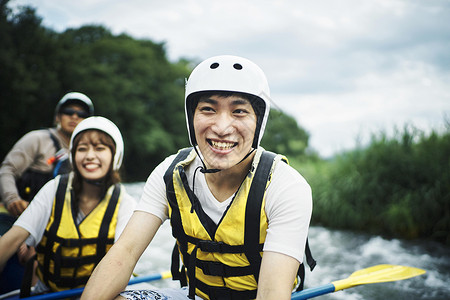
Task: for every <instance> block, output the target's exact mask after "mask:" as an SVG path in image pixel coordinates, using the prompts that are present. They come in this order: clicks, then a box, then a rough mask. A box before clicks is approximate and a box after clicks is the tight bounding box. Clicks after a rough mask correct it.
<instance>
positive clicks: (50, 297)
mask: <svg viewBox="0 0 450 300" xmlns="http://www.w3.org/2000/svg"><path fill="white" fill-rule="evenodd" d="M171 276H172V274H171V273H170V272H169V271H166V272H162V273H158V274H152V275H146V276H138V277H135V278H132V279H131V280H130V281H129V282H128V285H132V284H137V283H141V282H149V281H155V280H160V279H166V278H170V277H171ZM83 290H84V288H76V289H71V290H66V291H60V292H54V293H48V294H43V295H36V296H31V297H26V298H22V299H27V300H54V299H64V298H70V297H75V296H80V295H81V293H83Z"/></svg>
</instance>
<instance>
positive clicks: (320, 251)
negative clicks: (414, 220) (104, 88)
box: [125, 183, 450, 300]
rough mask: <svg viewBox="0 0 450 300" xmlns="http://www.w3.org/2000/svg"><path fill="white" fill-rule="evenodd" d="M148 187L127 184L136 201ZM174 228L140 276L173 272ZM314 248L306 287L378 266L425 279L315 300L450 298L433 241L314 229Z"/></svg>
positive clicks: (443, 252)
mask: <svg viewBox="0 0 450 300" xmlns="http://www.w3.org/2000/svg"><path fill="white" fill-rule="evenodd" d="M143 185H144V183H133V184H125V186H126V188H127V190H128V192H129V193H130V194H131V195H133V196H134V197H135V198H136V199H137V200H138V199H139V198H140V195H141V192H142V188H143ZM174 242H175V241H174V239H173V237H172V235H171V230H170V224H169V222H165V223H164V224H163V225H162V226H161V228H160V230H159V231H158V233H157V234H156V236H155V238H154V240H153V241H152V243H151V244H150V246H149V247H148V248H147V250H146V251H145V253H144V254H143V255H142V257H141V259H140V260H139V262H138V264H137V266H136V269H135V272H136V273H137V274H141V275H144V274H153V273H156V272H162V271H166V270H169V269H170V256H171V251H172V248H173V245H174ZM309 243H310V247H311V251H312V252H313V256H314V258H315V259H316V260H317V263H318V264H317V266H316V268H315V269H314V271H312V272H310V271H309V270H307V272H306V283H305V288H311V287H317V286H321V285H324V284H327V283H330V282H332V281H335V280H339V279H344V278H347V277H348V276H350V275H351V274H352V273H353V272H354V271H357V270H360V269H363V268H367V267H370V266H374V265H378V264H393V265H403V266H410V267H416V268H421V269H424V270H426V271H427V273H426V274H424V275H421V276H418V277H414V278H410V279H406V280H402V281H396V282H388V283H377V284H369V285H363V286H359V287H354V288H350V289H347V290H344V291H339V292H336V293H332V294H328V295H323V296H320V297H317V298H316V299H323V300H325V299H345V300H362V299H375V300H378V299H379V300H389V299H408V300H415V299H428V300H438V299H439V300H441V299H442V300H444V299H450V247H445V246H443V245H441V244H437V243H434V242H429V241H405V240H399V239H385V238H382V237H379V236H371V235H365V234H361V233H355V232H351V231H341V230H331V229H327V228H324V227H318V226H312V227H311V228H310V231H309ZM152 284H153V285H155V286H159V287H177V286H178V283H177V282H174V281H172V280H170V279H166V280H162V281H159V282H153V283H152Z"/></svg>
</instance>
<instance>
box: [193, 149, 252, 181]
mask: <svg viewBox="0 0 450 300" xmlns="http://www.w3.org/2000/svg"><path fill="white" fill-rule="evenodd" d="M194 150H195V152H196V153H197V155H198V157H199V158H200V160H201V162H202V164H203V167H200V172H202V173H203V174H207V173H217V172H220V171H222V169H208V168H207V167H206V164H205V162H204V161H203V159H202V156H201V155H200V153H199V152H198V150H197V147H194ZM255 150H256V149H255V148H252V150H250V152H248V153H247V154H246V155H245V156H244V158H243V159H241V160H240V161H239V162H238V163H237V164H235V166H237V165H238V164H240V163H241V162H243V161H244V160H245V159H246V158H247V157H249V156H250V154H252V153H253V151H255Z"/></svg>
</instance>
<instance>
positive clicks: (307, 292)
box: [291, 283, 335, 300]
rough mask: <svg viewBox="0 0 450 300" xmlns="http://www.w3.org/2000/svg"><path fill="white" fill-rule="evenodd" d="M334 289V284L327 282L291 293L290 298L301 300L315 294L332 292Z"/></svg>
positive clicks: (312, 296) (315, 295)
mask: <svg viewBox="0 0 450 300" xmlns="http://www.w3.org/2000/svg"><path fill="white" fill-rule="evenodd" d="M334 291H335V287H334V284H332V283H328V284H325V285H322V286H318V287H314V288H310V289H306V290H303V291H300V292H295V293H292V297H291V300H303V299H309V298H314V297H317V296H321V295H325V294H329V293H333V292H334Z"/></svg>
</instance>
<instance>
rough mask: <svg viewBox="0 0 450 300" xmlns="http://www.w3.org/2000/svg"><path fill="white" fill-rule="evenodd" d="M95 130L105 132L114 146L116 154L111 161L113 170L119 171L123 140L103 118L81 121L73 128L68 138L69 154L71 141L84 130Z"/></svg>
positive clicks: (117, 131) (114, 126)
mask: <svg viewBox="0 0 450 300" xmlns="http://www.w3.org/2000/svg"><path fill="white" fill-rule="evenodd" d="M91 129H96V130H100V131H103V132H105V133H106V134H108V135H109V136H110V137H111V138H112V139H113V141H114V143H115V144H116V153H115V154H114V160H113V170H114V171H117V170H119V169H120V166H121V165H122V160H123V153H124V147H123V138H122V134H121V133H120V130H119V128H118V127H117V126H116V124H114V123H113V122H111V121H110V120H108V119H107V118H104V117H89V118H86V119H84V120H83V121H81V122H80V123H79V124H78V125H77V127H75V130H74V131H73V133H72V136H71V138H70V146H69V148H70V152H72V146H73V140H74V139H75V137H76V136H77V135H78V134H79V133H81V132H83V131H86V130H91ZM70 160H71V162H72V155H70Z"/></svg>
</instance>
